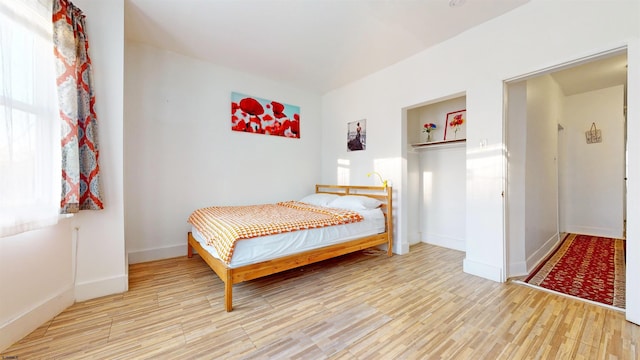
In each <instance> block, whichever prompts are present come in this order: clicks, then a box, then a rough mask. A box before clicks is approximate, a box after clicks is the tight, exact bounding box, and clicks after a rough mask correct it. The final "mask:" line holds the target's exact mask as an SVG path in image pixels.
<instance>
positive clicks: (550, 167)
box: [525, 75, 562, 270]
mask: <svg viewBox="0 0 640 360" xmlns="http://www.w3.org/2000/svg"><path fill="white" fill-rule="evenodd" d="M561 116H562V90H560V87H559V86H558V84H557V83H556V82H555V81H554V80H553V79H552V78H551V76H550V75H545V76H540V77H536V78H534V79H531V80H529V81H527V138H526V142H527V156H526V167H525V169H526V170H525V171H526V179H525V197H526V200H525V202H526V205H525V221H526V225H525V256H526V257H527V270H530V269H532V267H533V266H535V265H536V264H537V263H538V262H539V260H541V259H542V258H543V257H544V255H546V254H547V252H548V251H549V250H551V249H552V248H553V247H554V246H555V245H556V244H557V243H558V240H559V239H558V164H557V157H558V150H557V149H558V122H559V121H560V120H561Z"/></svg>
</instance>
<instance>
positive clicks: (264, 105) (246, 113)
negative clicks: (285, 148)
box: [231, 92, 300, 139]
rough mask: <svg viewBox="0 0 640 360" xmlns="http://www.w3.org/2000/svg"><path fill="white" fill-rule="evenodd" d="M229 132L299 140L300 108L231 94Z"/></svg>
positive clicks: (234, 93)
mask: <svg viewBox="0 0 640 360" xmlns="http://www.w3.org/2000/svg"><path fill="white" fill-rule="evenodd" d="M231 130H233V131H242V132H248V133H255V134H265V135H277V136H284V137H289V138H296V139H299V138H300V107H299V106H295V105H289V104H283V103H280V102H277V101H273V100H266V99H261V98H258V97H255V96H249V95H244V94H240V93H236V92H232V93H231Z"/></svg>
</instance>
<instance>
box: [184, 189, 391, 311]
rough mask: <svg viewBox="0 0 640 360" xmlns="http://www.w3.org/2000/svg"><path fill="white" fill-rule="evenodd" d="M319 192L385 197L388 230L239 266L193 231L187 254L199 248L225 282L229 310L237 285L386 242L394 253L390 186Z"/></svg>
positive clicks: (226, 305)
mask: <svg viewBox="0 0 640 360" xmlns="http://www.w3.org/2000/svg"><path fill="white" fill-rule="evenodd" d="M316 193H329V194H337V195H366V196H369V197H372V198H376V199H378V200H381V201H382V202H383V205H382V211H383V212H384V213H385V220H386V229H385V232H383V233H380V234H375V235H370V236H366V237H363V238H358V239H353V240H349V241H347V242H343V243H340V244H335V245H329V246H325V247H322V248H318V249H314V250H309V251H305V252H302V253H298V254H294V255H288V256H285V257H281V258H277V259H272V260H267V261H263V262H259V263H256V264H249V265H245V266H240V267H236V268H230V267H228V266H227V264H225V263H224V262H223V261H221V260H219V259H217V258H215V257H214V256H213V255H211V254H210V253H209V252H208V251H207V250H205V249H204V248H203V247H202V245H200V243H199V242H198V241H197V240H196V239H195V238H194V237H193V235H192V234H191V232H189V233H188V234H187V256H188V257H189V258H191V257H192V256H193V249H195V250H196V251H197V252H198V254H199V255H200V257H202V258H203V259H204V261H205V262H206V263H207V264H208V265H209V266H210V267H211V269H212V270H213V271H214V272H215V273H216V274H218V276H219V277H220V279H221V280H222V281H223V282H224V303H225V309H226V310H227V311H231V310H232V309H233V305H232V290H233V284H237V283H241V282H243V281H247V280H252V279H257V278H259V277H263V276H267V275H271V274H275V273H278V272H281V271H285V270H289V269H293V268H296V267H299V266H304V265H307V264H312V263H315V262H318V261H322V260H326V259H330V258H334V257H337V256H340V255H344V254H348V253H351V252H354V251H358V250H363V249H367V248H370V247H373V246H378V245H383V244H386V245H387V255H388V256H391V255H393V213H392V210H393V203H392V191H391V187H390V186H387V187H382V186H349V185H316Z"/></svg>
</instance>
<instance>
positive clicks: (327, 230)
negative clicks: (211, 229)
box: [191, 209, 385, 268]
mask: <svg viewBox="0 0 640 360" xmlns="http://www.w3.org/2000/svg"><path fill="white" fill-rule="evenodd" d="M358 212H359V213H360V214H361V215H362V216H363V217H364V220H363V221H359V222H356V223H351V224H345V225H336V226H327V227H322V228H316V229H311V230H301V231H293V232H289V233H283V234H276V235H269V236H262V237H257V238H251V239H244V240H238V242H237V243H236V247H235V250H234V252H233V257H232V258H231V263H230V264H229V265H228V266H229V267H231V268H235V267H239V266H244V265H248V264H254V263H257V262H260V261H265V260H270V259H276V258H279V257H282V256H286V255H291V254H295V253H299V252H303V251H306V250H311V249H315V248H319V247H322V246H327V245H333V244H337V243H340V242H343V241H347V240H351V239H355V238H359V237H363V236H368V235H374V234H379V233H382V232H384V229H385V217H384V214H383V213H382V210H380V209H373V210H360V211H358ZM191 232H192V234H193V237H194V238H195V239H196V240H198V242H199V243H200V244H201V245H202V247H203V248H204V249H205V250H207V251H208V252H209V253H211V255H213V256H214V257H216V258H219V257H218V254H217V252H216V249H215V248H214V247H213V246H209V245H207V242H206V240H205V239H204V237H203V236H202V235H201V234H200V233H199V232H198V230H196V229H195V227H192V228H191Z"/></svg>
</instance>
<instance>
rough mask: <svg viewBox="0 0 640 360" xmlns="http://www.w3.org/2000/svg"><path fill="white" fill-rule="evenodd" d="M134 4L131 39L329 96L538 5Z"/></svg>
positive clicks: (278, 0)
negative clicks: (512, 12) (494, 20)
mask: <svg viewBox="0 0 640 360" xmlns="http://www.w3.org/2000/svg"><path fill="white" fill-rule="evenodd" d="M455 1H457V2H459V3H464V4H463V5H461V6H455V7H451V6H449V0H126V2H125V34H126V37H127V39H129V40H133V41H138V42H143V43H147V44H151V45H153V46H156V47H159V48H162V49H167V50H171V51H175V52H177V53H180V54H184V55H187V56H190V57H194V58H197V59H202V60H205V61H208V62H211V63H214V64H218V65H221V66H225V67H229V68H233V69H237V70H240V71H243V72H247V73H252V74H257V75H259V76H262V77H266V78H270V79H273V80H275V81H279V82H285V83H290V84H294V85H296V86H298V87H301V88H304V89H308V90H311V91H315V92H318V93H325V92H327V91H329V90H331V89H334V88H337V87H340V86H342V85H345V84H347V83H349V82H351V81H354V80H357V79H359V78H362V77H364V76H366V75H369V74H371V73H374V72H376V71H378V70H380V69H383V68H385V67H387V66H389V65H392V64H394V63H396V62H398V61H401V60H403V59H405V58H407V57H410V56H412V55H414V54H417V53H418V52H420V51H422V50H424V49H426V48H428V47H431V46H433V45H435V44H437V43H439V42H442V41H444V40H447V39H449V38H451V37H454V36H456V35H457V34H460V33H462V32H464V31H465V30H467V29H470V28H472V27H474V26H476V25H478V24H480V23H482V22H485V21H487V20H490V19H492V18H494V17H497V16H500V15H502V14H504V13H506V12H508V11H510V10H513V9H514V8H516V7H518V6H521V5H523V4H525V3H526V2H528V1H529V0H466V1H465V0H455Z"/></svg>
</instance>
